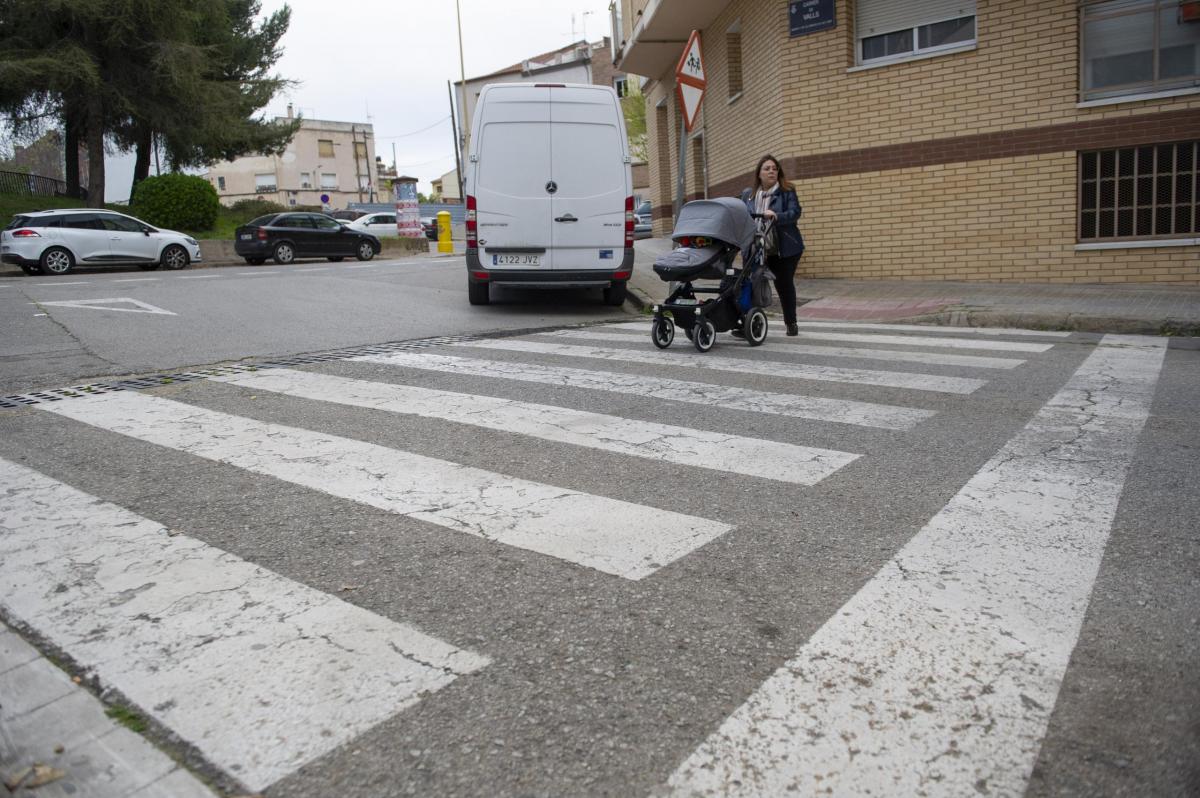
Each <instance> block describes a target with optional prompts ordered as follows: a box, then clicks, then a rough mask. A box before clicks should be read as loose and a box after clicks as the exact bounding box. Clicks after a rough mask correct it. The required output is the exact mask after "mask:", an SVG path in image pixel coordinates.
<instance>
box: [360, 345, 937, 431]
mask: <svg viewBox="0 0 1200 798" xmlns="http://www.w3.org/2000/svg"><path fill="white" fill-rule="evenodd" d="M351 359H352V360H358V361H362V362H368V363H383V364H386V365H390V366H403V367H405V368H414V369H424V370H426V371H440V372H446V373H449V374H469V375H472V376H478V377H489V378H492V379H504V380H517V381H520V382H535V383H540V384H542V385H560V386H563V387H566V388H584V389H587V390H591V391H605V392H607V393H620V394H632V395H634V396H643V397H651V398H653V399H657V400H663V401H668V402H685V403H687V404H696V405H704V406H705V407H731V408H737V409H738V410H739V411H741V412H750V413H769V414H771V415H777V416H789V417H791V418H805V419H810V420H813V421H825V422H830V423H834V424H853V425H856V426H860V427H879V428H882V429H896V430H908V429H912V428H913V427H915V426H916V425H917V424H920V423H921V422H922V421H925V420H926V419H928V418H932V417H933V416H934V414H935V413H934V411H933V410H923V409H920V408H916V407H899V406H896V405H881V404H873V403H871V402H856V401H853V400H849V399H826V398H824V397H820V396H796V395H793V394H784V393H771V392H769V391H749V390H746V389H745V388H734V387H731V386H725V385H710V384H708V383H703V382H687V381H685V380H672V379H668V378H665V377H646V376H642V375H640V374H621V373H619V372H604V371H589V370H586V369H574V368H564V367H561V366H544V365H539V364H535V363H511V362H505V361H493V360H479V359H477V358H467V357H454V356H449V355H435V354H430V353H424V352H396V353H394V354H390V355H364V356H362V357H356V358H351Z"/></svg>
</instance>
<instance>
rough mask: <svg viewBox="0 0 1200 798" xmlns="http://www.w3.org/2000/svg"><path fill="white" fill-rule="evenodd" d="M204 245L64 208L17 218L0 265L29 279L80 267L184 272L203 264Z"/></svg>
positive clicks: (2, 241)
mask: <svg viewBox="0 0 1200 798" xmlns="http://www.w3.org/2000/svg"><path fill="white" fill-rule="evenodd" d="M201 260H202V257H201V255H200V244H199V243H198V242H197V241H196V239H194V238H192V237H191V236H189V235H185V234H183V233H177V232H175V231H174V230H160V229H159V228H157V227H154V226H153V225H150V224H146V223H145V222H143V221H142V220H141V219H136V218H134V217H133V216H126V215H125V214H123V213H117V212H116V211H109V210H103V209H94V208H62V209H59V210H50V211H31V212H29V213H19V214H17V215H16V216H14V217H13V218H12V221H11V222H10V223H9V224H8V226H7V227H6V228H4V230H3V232H0V261H3V262H4V263H13V264H16V265H17V266H20V267H21V269H22V271H24V272H25V273H26V274H35V273H37V272H41V273H42V274H66V273H67V272H69V271H71V270H72V269H74V268H75V267H76V266H92V265H104V266H109V265H114V264H117V265H125V264H133V265H137V266H139V267H141V268H143V269H157V268H158V267H159V266H165V267H166V268H168V269H182V268H184V267H185V266H187V265H188V264H189V263H199V262H200V261H201Z"/></svg>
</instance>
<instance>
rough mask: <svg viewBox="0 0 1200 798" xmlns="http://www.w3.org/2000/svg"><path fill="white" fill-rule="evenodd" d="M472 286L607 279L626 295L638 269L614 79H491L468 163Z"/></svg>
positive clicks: (609, 296) (476, 299)
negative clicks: (598, 82)
mask: <svg viewBox="0 0 1200 798" xmlns="http://www.w3.org/2000/svg"><path fill="white" fill-rule="evenodd" d="M464 177H465V181H464V182H465V187H466V200H467V224H466V228H467V290H468V292H469V296H470V300H471V304H472V305H486V304H487V303H488V302H489V301H490V297H491V291H490V289H491V286H492V285H510V286H522V287H537V288H566V287H570V286H600V287H602V288H603V289H604V302H605V304H608V305H620V304H621V303H622V302H624V301H625V282H626V281H627V280H628V279H629V276H630V274H631V273H632V269H633V226H634V218H633V190H632V185H633V184H632V178H631V177H630V171H629V144H628V141H627V140H626V137H625V119H624V117H623V116H622V115H621V105H620V103H619V102H618V101H617V94H616V92H615V91H613V89H612V88H610V87H608V86H588V85H577V84H564V83H553V84H547V83H499V84H489V85H487V86H484V87H483V91H482V92H480V95H479V102H478V103H477V104H476V106H475V117H474V119H472V120H471V151H470V153H469V154H468V156H467V164H466V168H465V169H464Z"/></svg>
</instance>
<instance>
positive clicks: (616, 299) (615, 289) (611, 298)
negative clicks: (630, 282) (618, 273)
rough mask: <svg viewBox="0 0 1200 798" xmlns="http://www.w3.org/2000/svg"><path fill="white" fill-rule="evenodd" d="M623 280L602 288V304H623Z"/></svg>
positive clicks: (613, 305) (615, 305) (616, 305)
mask: <svg viewBox="0 0 1200 798" xmlns="http://www.w3.org/2000/svg"><path fill="white" fill-rule="evenodd" d="M625 293H626V291H625V281H624V280H622V281H620V282H615V283H613V284H612V285H610V286H609V287H608V288H605V289H604V304H606V305H611V306H612V307H620V306H621V305H624V304H625Z"/></svg>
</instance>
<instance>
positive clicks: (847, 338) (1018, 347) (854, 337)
mask: <svg viewBox="0 0 1200 798" xmlns="http://www.w3.org/2000/svg"><path fill="white" fill-rule="evenodd" d="M799 337H800V338H803V339H808V340H810V341H843V342H846V343H855V344H896V345H899V346H929V347H937V348H943V349H987V350H990V351H993V352H1030V353H1038V352H1047V351H1049V350H1051V349H1053V348H1054V344H1034V343H1026V342H1024V341H983V340H979V339H968V338H941V337H937V336H932V335H887V334H885V333H881V332H880V333H846V332H805V331H803V330H801V331H800V335H799Z"/></svg>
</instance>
